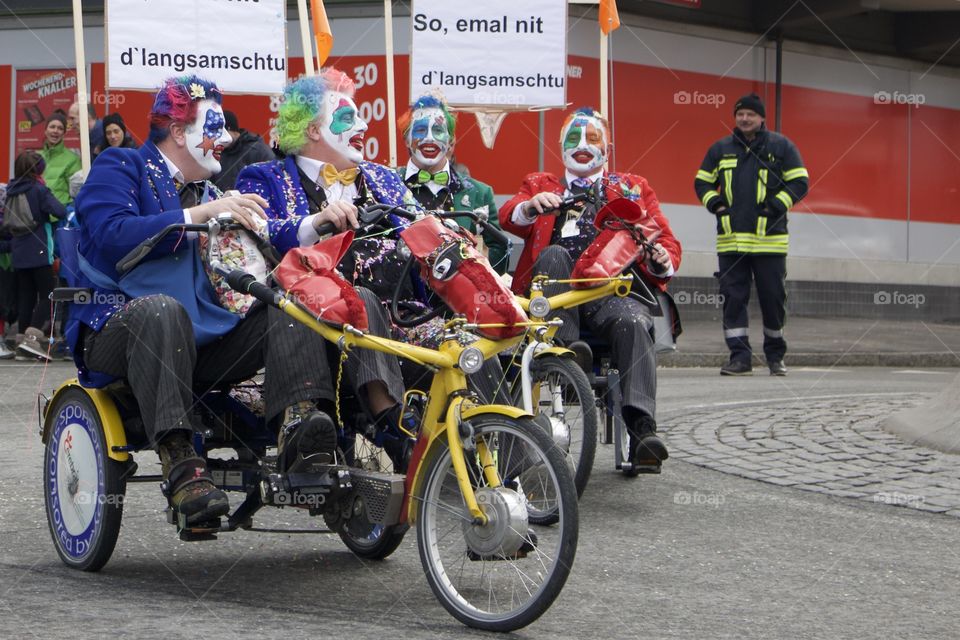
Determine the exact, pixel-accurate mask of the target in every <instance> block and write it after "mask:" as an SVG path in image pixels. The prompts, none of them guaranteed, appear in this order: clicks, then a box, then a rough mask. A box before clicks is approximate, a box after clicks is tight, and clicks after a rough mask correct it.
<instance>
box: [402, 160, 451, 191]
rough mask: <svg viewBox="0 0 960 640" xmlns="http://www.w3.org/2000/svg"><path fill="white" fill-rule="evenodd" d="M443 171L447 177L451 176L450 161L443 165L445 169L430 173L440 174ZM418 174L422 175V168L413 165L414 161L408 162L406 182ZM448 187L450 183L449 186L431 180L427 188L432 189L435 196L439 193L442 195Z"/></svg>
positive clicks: (448, 184) (404, 178)
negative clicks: (441, 192)
mask: <svg viewBox="0 0 960 640" xmlns="http://www.w3.org/2000/svg"><path fill="white" fill-rule="evenodd" d="M428 171H429V169H428ZM441 171H446V172H447V175H450V161H449V160H447V161H446V162H444V163H443V167H441V168H440V169H438V170H437V171H430V173H440V172H441ZM418 173H420V167H418V166H417V165H415V164H413V160H407V173H406V174H405V175H404V177H403V180H404V182H406V181H407V180H409V179H410V177H411V176H415V175H417V174H418ZM448 186H450V183H449V182H448V183H447V184H437V183H436V182H434V181H433V180H431V181H430V182H428V183H427V188H428V189H430V193H432V194H433V195H437V194H438V193H440V191H441V190H442V189H446V188H447V187H448Z"/></svg>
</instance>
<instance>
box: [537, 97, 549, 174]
mask: <svg viewBox="0 0 960 640" xmlns="http://www.w3.org/2000/svg"><path fill="white" fill-rule="evenodd" d="M538 116H539V117H538V118H537V120H538V123H539V129H538V131H537V140H539V141H540V144H539V145H537V171H539V172H540V173H543V172H544V171H545V169H544V167H543V161H544V159H543V136H544V135H545V134H546V131H547V114H546V113H544V112H543V111H542V110H541V111H540V113H539V114H538Z"/></svg>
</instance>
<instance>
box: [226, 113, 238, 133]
mask: <svg viewBox="0 0 960 640" xmlns="http://www.w3.org/2000/svg"><path fill="white" fill-rule="evenodd" d="M223 126H224V128H225V129H226V130H227V131H240V123H239V122H237V114H235V113H234V112H233V111H224V112H223Z"/></svg>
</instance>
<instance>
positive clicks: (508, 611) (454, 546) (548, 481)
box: [414, 414, 579, 631]
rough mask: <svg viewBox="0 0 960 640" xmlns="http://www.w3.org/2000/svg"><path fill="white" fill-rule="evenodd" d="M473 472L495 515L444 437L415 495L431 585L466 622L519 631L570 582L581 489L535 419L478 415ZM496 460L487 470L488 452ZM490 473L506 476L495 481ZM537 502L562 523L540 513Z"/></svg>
mask: <svg viewBox="0 0 960 640" xmlns="http://www.w3.org/2000/svg"><path fill="white" fill-rule="evenodd" d="M469 423H470V426H472V430H473V437H472V440H471V442H467V443H464V444H465V446H464V451H463V454H464V457H465V460H466V463H467V471H468V474H469V477H470V480H471V484H472V485H473V487H474V491H475V493H476V496H477V502H478V504H479V506H480V508H481V509H482V510H483V512H484V514H485V515H486V516H487V519H488V521H487V523H486V524H484V525H479V524H476V523H474V522H473V519H472V518H471V516H470V513H469V511H468V510H467V507H466V504H465V502H464V499H463V494H462V493H461V491H460V487H459V485H458V482H457V476H456V473H455V472H454V469H453V463H452V460H451V455H450V449H449V448H448V446H447V442H446V439H444V438H441V439H438V440H437V441H436V443H435V444H434V445H433V447H432V448H431V450H430V452H429V453H428V455H427V458H426V460H425V462H424V472H423V476H422V478H421V479H420V482H419V483H418V486H417V489H416V491H415V494H414V499H416V500H417V504H418V505H419V506H418V516H417V546H418V548H419V550H420V560H421V562H422V563H423V567H424V573H425V574H426V576H427V581H428V582H429V583H430V588H431V589H432V590H433V592H434V594H435V595H436V596H437V599H439V600H440V603H441V604H442V605H443V606H444V608H446V609H447V611H449V612H450V614H451V615H453V616H454V617H455V618H457V619H458V620H460V621H461V622H463V623H464V624H466V625H468V626H471V627H476V628H479V629H486V630H488V631H512V630H514V629H519V628H521V627H524V626H526V625H528V624H530V623H531V622H533V621H534V620H536V619H537V618H539V617H540V616H541V615H542V614H543V613H544V612H545V611H546V610H547V609H548V608H549V607H550V605H551V604H552V603H553V601H554V599H556V597H557V595H558V594H559V593H560V591H561V589H562V588H563V585H564V583H565V582H566V580H567V576H568V575H569V574H570V569H571V567H572V566H573V560H574V556H575V555H576V551H577V535H578V526H579V522H578V511H577V494H576V489H575V487H574V484H573V478H572V476H571V474H570V470H569V468H568V466H567V463H566V461H565V460H564V457H563V454H562V452H561V451H560V450H558V449H557V447H556V446H554V445H553V442H552V441H551V439H550V438H549V437H548V436H547V435H546V433H544V432H543V431H542V430H541V429H540V428H539V427H537V426H536V425H535V424H534V423H533V422H532V421H530V420H516V419H513V418H510V417H507V416H503V415H500V414H483V415H478V416H474V417H472V418H470V420H469ZM483 458H486V460H488V461H492V462H493V463H494V464H495V470H496V472H495V473H490V471H489V469H488V472H487V473H486V474H485V473H484V469H483V464H482V462H481V460H482V459H483ZM491 475H496V476H499V477H498V480H497V481H494V482H491V477H490V476H491ZM531 503H536V504H533V505H532V506H533V507H534V509H535V510H540V511H551V512H553V513H555V514H556V523H557V524H556V526H552V527H547V526H540V525H537V524H534V523H533V522H531V520H530V517H529V512H530V510H531Z"/></svg>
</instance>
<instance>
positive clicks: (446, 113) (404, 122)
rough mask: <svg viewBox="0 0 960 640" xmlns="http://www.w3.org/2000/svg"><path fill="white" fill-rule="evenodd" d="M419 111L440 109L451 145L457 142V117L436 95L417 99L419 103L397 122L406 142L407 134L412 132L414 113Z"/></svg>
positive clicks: (413, 105) (414, 104)
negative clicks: (445, 122)
mask: <svg viewBox="0 0 960 640" xmlns="http://www.w3.org/2000/svg"><path fill="white" fill-rule="evenodd" d="M417 109H440V111H442V112H443V117H444V118H445V119H446V121H447V131H448V132H449V133H450V142H451V144H453V143H454V142H456V139H457V115H456V114H455V113H450V109H449V107H447V103H446V101H445V100H444V99H443V98H440V97H437V96H434V95H425V96H420V97H419V98H417V101H416V102H414V103H413V104H412V105H410V108H409V109H407V111H406V113H404V114H403V115H402V116H400V118H399V119H398V120H397V126H398V127H399V128H400V135H402V136H403V138H404V140H406V138H407V134H408V133H409V132H410V126H411V125H412V124H413V112H414V111H416V110H417Z"/></svg>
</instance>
